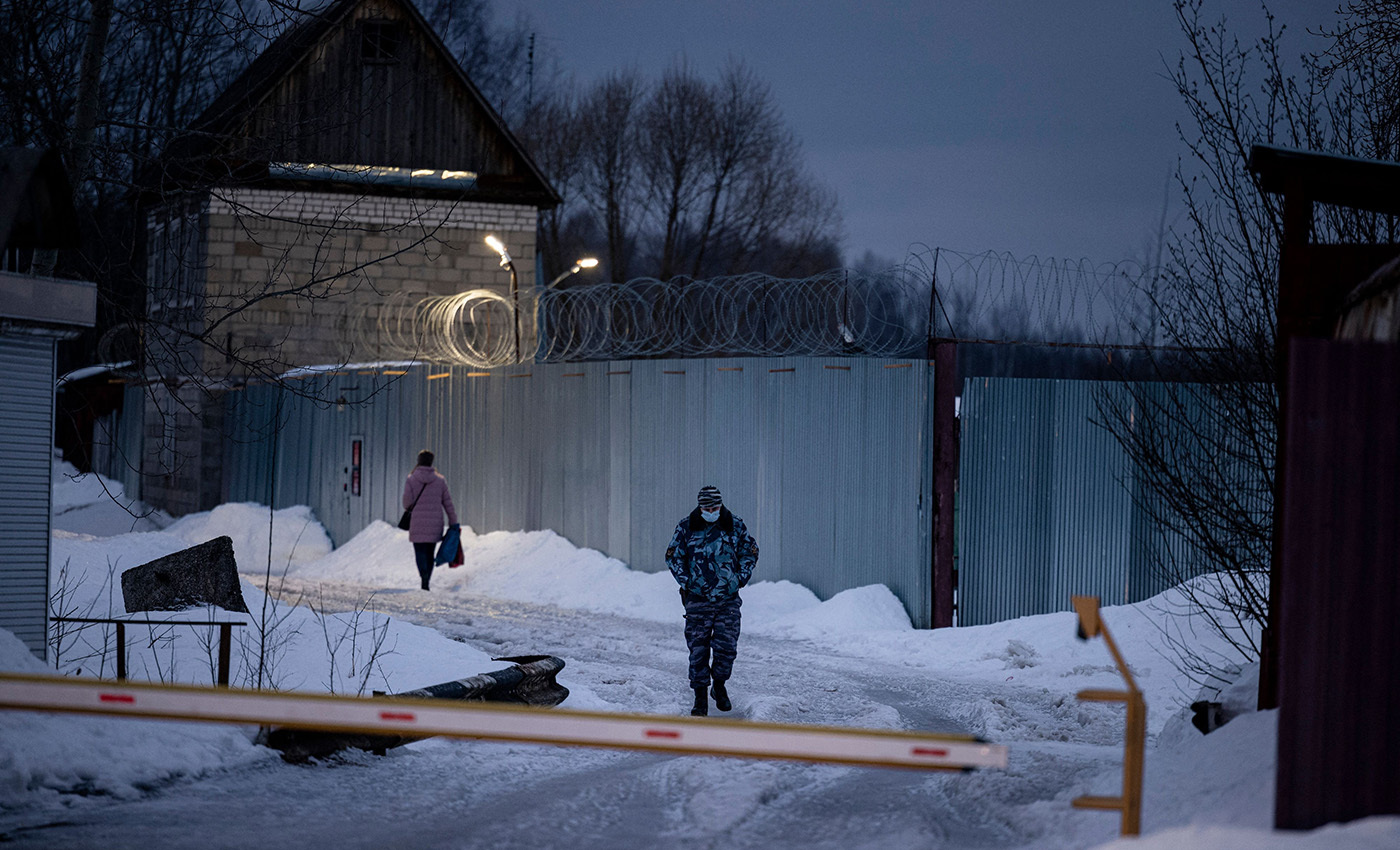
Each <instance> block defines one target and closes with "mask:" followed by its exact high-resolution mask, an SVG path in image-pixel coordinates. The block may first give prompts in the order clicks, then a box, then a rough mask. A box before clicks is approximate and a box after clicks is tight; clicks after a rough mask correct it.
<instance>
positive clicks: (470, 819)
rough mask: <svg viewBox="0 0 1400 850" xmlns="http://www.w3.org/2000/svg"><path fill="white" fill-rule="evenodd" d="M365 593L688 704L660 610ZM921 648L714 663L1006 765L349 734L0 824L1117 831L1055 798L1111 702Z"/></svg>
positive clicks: (717, 834)
mask: <svg viewBox="0 0 1400 850" xmlns="http://www.w3.org/2000/svg"><path fill="white" fill-rule="evenodd" d="M303 589H307V590H311V589H310V588H302V587H300V586H299V585H298V584H297V583H296V582H295V581H289V582H288V585H287V587H286V592H287V593H289V594H291V595H295V594H296V593H297V592H298V591H300V590H303ZM371 592H373V591H372V589H371V588H367V587H360V586H356V585H339V584H338V585H325V586H322V587H320V588H319V589H318V590H316V591H315V594H316V595H318V596H319V597H320V598H322V599H324V602H325V603H327V604H328V605H329V606H330V607H332V608H341V609H350V608H352V607H354V605H355V604H356V603H358V602H360V601H362V600H363V599H365V598H366V597H367V596H368V595H369V594H370V593H371ZM374 607H375V608H376V609H378V610H380V611H383V612H384V613H387V614H389V615H391V616H392V617H394V618H396V619H403V620H408V621H411V622H416V623H419V624H422V625H427V626H431V627H434V628H436V629H437V630H438V631H440V632H442V633H443V634H444V635H447V636H448V637H451V638H454V639H457V640H461V641H464V642H466V643H468V644H471V645H473V646H475V647H477V648H479V649H481V650H483V651H485V652H488V653H490V654H492V655H523V654H533V653H549V654H553V655H558V656H560V657H562V658H564V659H565V660H566V661H567V663H568V667H567V669H566V670H565V671H564V673H563V674H562V675H561V676H560V681H561V682H562V683H564V684H565V685H567V686H568V687H569V688H570V689H571V690H572V691H573V696H571V698H570V701H569V702H568V703H566V705H570V706H572V705H578V704H582V707H588V708H604V709H606V708H611V709H613V710H618V711H640V712H651V713H659V714H682V713H684V712H685V711H686V710H687V709H688V707H689V698H690V693H689V691H688V689H687V687H686V682H685V665H686V656H685V646H684V641H683V639H682V637H681V634H680V631H679V628H678V627H672V626H670V625H666V624H661V623H656V622H651V621H647V620H639V619H628V618H623V617H617V616H609V615H601V614H597V613H587V612H580V611H573V610H565V609H559V608H554V607H551V606H540V605H531V604H525V603H514V602H503V601H501V600H498V599H487V598H482V597H474V596H469V595H466V594H463V593H434V594H432V595H428V594H423V593H421V592H419V591H408V592H393V591H390V592H385V591H382V590H381V591H378V592H376V593H375V596H374ZM930 668H932V669H934V670H936V669H937V662H936V660H930V659H919V660H918V663H917V664H907V665H905V664H899V663H894V659H892V658H891V657H890V656H888V655H884V656H880V657H879V658H878V659H876V660H872V659H871V658H870V657H861V656H859V655H856V654H853V653H852V654H848V653H844V652H842V651H841V650H840V649H833V648H832V647H830V646H826V645H818V644H815V643H811V642H807V641H799V640H786V639H780V638H774V637H768V636H763V635H757V636H756V635H752V634H746V635H744V637H743V638H742V639H741V641H740V655H739V663H738V665H736V669H735V674H734V679H733V680H732V683H731V693H732V695H733V697H734V702H735V711H734V714H735V715H737V716H739V717H744V718H750V719H755V720H765V721H774V722H791V723H820V724H836V725H851V726H865V727H876V728H911V729H912V728H917V729H924V730H934V731H945V732H958V733H971V734H978V735H985V736H986V737H988V738H989V739H992V740H996V741H998V742H999V743H1005V744H1009V745H1010V746H1011V763H1010V766H1009V768H1008V769H1007V770H1003V771H980V772H975V773H956V774H950V773H923V772H914V771H901V770H892V769H870V768H851V767H842V766H824V765H808V764H795V763H779V762H761V761H747V760H738V759H717V758H700V757H673V756H665V755H655V754H645V753H621V752H612V751H604V750H587V749H565V748H551V747H537V746H528V745H509V744H487V743H478V742H470V741H448V740H429V741H423V742H420V743H417V744H414V745H411V746H409V747H405V748H401V749H398V750H394V751H391V752H390V754H389V755H388V756H387V757H383V758H379V757H375V756H371V755H368V754H363V753H355V754H353V755H350V756H346V757H344V758H341V759H337V760H334V761H333V762H330V763H325V764H319V765H312V766H291V765H286V764H283V763H281V762H280V761H277V760H273V759H267V760H263V761H260V762H258V763H256V764H253V765H249V766H245V767H240V768H234V769H230V770H227V771H224V772H220V773H217V774H213V775H207V776H204V777H201V778H197V779H193V780H188V781H181V782H175V783H170V784H167V785H166V786H165V787H158V788H151V789H149V791H148V792H147V793H146V795H145V796H144V797H143V798H141V799H137V800H127V801H121V800H113V799H109V798H102V797H95V798H80V797H66V798H64V800H65V801H64V802H58V801H50V802H48V803H44V804H42V805H35V806H32V807H25V808H23V809H21V810H16V811H9V812H0V841H8V842H11V843H13V844H14V846H17V847H57V848H64V847H104V848H125V847H130V848H143V850H147V848H153V847H202V848H223V847H249V846H256V847H258V848H262V849H263V850H271V849H272V848H280V847H296V848H305V847H308V846H313V847H316V846H327V847H338V848H359V847H364V848H369V847H388V846H405V847H430V848H454V847H498V848H499V847H505V848H509V847H531V848H538V847H555V846H558V847H573V848H592V847H597V848H604V847H607V848H616V847H685V848H690V847H694V848H708V847H714V848H737V847H803V848H825V847H831V848H838V847H839V848H858V847H880V848H899V847H922V848H929V847H1022V846H1035V847H1060V846H1065V847H1068V846H1084V845H1085V839H1086V838H1091V839H1092V840H1091V841H1090V842H1089V843H1097V842H1099V841H1107V840H1109V839H1111V838H1112V837H1113V836H1114V835H1115V834H1116V819H1115V818H1114V817H1113V816H1111V815H1105V814H1102V813H1085V812H1077V811H1073V810H1071V809H1070V808H1069V805H1068V800H1069V798H1070V797H1072V796H1074V795H1076V794H1079V793H1084V792H1085V790H1086V786H1087V785H1089V784H1091V783H1096V782H1098V783H1101V782H1102V774H1103V773H1104V772H1105V771H1106V770H1111V769H1112V767H1113V766H1114V765H1116V764H1117V763H1118V761H1119V759H1120V758H1121V744H1120V740H1121V739H1120V738H1119V737H1118V736H1119V735H1120V734H1121V731H1120V730H1121V720H1119V719H1118V716H1117V715H1115V713H1114V711H1113V709H1111V708H1108V707H1103V706H1092V705H1084V704H1080V703H1078V702H1076V701H1075V700H1074V699H1073V698H1072V697H1068V698H1067V697H1066V695H1065V694H1063V693H1055V692H1053V691H1050V690H1047V689H1044V688H1027V687H1024V686H1020V685H1017V684H1014V683H1006V684H1003V685H987V684H985V683H984V682H979V681H976V680H972V679H969V680H960V679H958V678H955V677H949V678H943V677H939V676H937V675H930ZM396 684H402V685H403V687H405V688H407V687H413V686H419V685H426V684H432V683H429V682H412V683H410V682H404V683H396ZM1096 778H1097V779H1096ZM1096 790H1098V791H1099V792H1102V790H1105V789H1103V788H1102V787H1101V785H1096ZM308 800H312V801H315V802H314V804H313V805H308V804H307V801H308ZM1057 827H1065V828H1064V829H1058V828H1057Z"/></svg>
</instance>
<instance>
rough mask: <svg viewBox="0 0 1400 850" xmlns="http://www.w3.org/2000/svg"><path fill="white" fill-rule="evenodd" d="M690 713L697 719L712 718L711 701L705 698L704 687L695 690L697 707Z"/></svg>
mask: <svg viewBox="0 0 1400 850" xmlns="http://www.w3.org/2000/svg"><path fill="white" fill-rule="evenodd" d="M690 713H691V714H693V715H695V716H696V717H709V716H710V700H709V699H708V698H707V697H706V696H705V689H704V688H703V687H699V688H696V689H695V707H694V708H692V709H691V710H690Z"/></svg>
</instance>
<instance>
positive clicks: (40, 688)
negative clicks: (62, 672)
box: [0, 673, 1007, 770]
mask: <svg viewBox="0 0 1400 850" xmlns="http://www.w3.org/2000/svg"><path fill="white" fill-rule="evenodd" d="M0 708H10V709H21V710H32V711H61V712H77V713H83V714H109V715H117V716H123V717H154V718H162V719H168V720H199V721H208V722H213V723H245V724H258V725H275V726H295V727H299V728H303V729H320V730H325V731H331V732H356V733H366V734H381V735H384V734H387V735H413V736H422V737H431V736H436V735H443V736H447V737H454V738H479V739H486V740H494V741H521V742H526V743H537V744H557V745H565V746H581V747H608V748H617V749H632V750H655V751H660V752H673V753H689V754H695V755H715V756H739V757H746V758H764V759H793V760H797V761H811V762H835V763H839V764H858V765H872V766H879V767H911V768H921V769H927V770H963V769H968V768H978V767H1006V755H1007V751H1006V747H1005V746H1002V745H999V744H988V743H983V742H981V741H978V740H976V739H974V738H970V737H967V736H961V735H939V734H934V733H925V732H889V731H883V730H877V729H850V728H840V727H831V726H800V725H786V724H778V723H752V722H749V721H744V720H721V719H718V718H699V717H661V716H655V715H644V714H606V713H602V712H593V711H572V710H568V709H560V708H528V707H524V706H516V705H506V704H502V703H489V702H448V701H444V700H426V699H405V698H395V699H391V700H390V699H382V698H378V699H366V698H362V697H345V696H332V695H329V694H305V693H287V692H282V693H270V692H266V691H238V690H229V689H227V688H197V687H188V686H180V685H151V684H135V683H131V682H102V681H95V680H91V679H73V678H66V677H59V676H24V675H15V674H9V673H0Z"/></svg>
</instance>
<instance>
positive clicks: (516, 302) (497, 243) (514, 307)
mask: <svg viewBox="0 0 1400 850" xmlns="http://www.w3.org/2000/svg"><path fill="white" fill-rule="evenodd" d="M486 244H487V245H489V246H491V250H492V251H495V252H496V253H497V254H499V255H500V257H501V268H503V269H505V270H506V271H509V272H510V306H511V312H512V314H513V316H512V322H511V323H512V325H514V328H513V330H514V332H515V362H516V363H519V362H520V295H519V281H518V280H517V278H516V275H515V263H514V262H512V261H511V259H510V253H509V252H508V251H506V246H505V243H504V242H502V241H501V240H499V239H497V238H496V235H495V234H493V233H488V234H486Z"/></svg>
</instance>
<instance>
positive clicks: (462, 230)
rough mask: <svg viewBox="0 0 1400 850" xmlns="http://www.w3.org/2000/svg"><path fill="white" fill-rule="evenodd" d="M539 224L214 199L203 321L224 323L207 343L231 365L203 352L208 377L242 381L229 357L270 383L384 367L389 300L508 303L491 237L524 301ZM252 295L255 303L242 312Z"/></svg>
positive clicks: (505, 212) (441, 207)
mask: <svg viewBox="0 0 1400 850" xmlns="http://www.w3.org/2000/svg"><path fill="white" fill-rule="evenodd" d="M536 219H537V212H536V210H535V208H534V207H530V206H518V205H511V204H483V203H466V202H457V203H453V202H448V201H433V200H422V199H414V198H396V197H382V196H367V195H356V194H337V193H332V192H292V191H288V190H276V189H243V190H230V191H227V192H218V193H215V194H214V195H211V196H210V197H209V198H208V200H207V202H206V205H205V210H204V233H205V241H206V245H207V260H206V262H205V272H204V274H205V276H206V290H205V307H204V314H205V317H206V321H214V320H216V319H219V320H221V324H220V327H219V330H218V331H217V332H216V333H215V335H214V336H215V339H214V342H215V343H216V344H218V345H224V346H228V347H229V348H231V349H233V350H235V351H237V352H238V357H237V358H232V359H230V358H228V357H226V356H224V355H220V354H219V353H218V352H216V351H211V350H206V353H205V363H204V368H205V370H206V371H207V372H208V373H209V374H211V375H214V376H218V377H221V378H222V377H231V378H234V379H239V378H243V377H246V375H245V374H244V372H243V370H240V368H239V367H238V364H237V363H236V362H232V361H233V360H245V361H246V360H253V361H258V362H259V363H260V364H261V366H262V369H263V371H264V374H276V371H275V370H284V369H288V368H292V367H295V366H308V365H319V364H334V363H344V362H360V361H368V360H377V359H380V358H381V357H382V355H383V351H382V350H381V349H380V348H379V347H378V344H377V343H378V341H379V332H378V324H377V323H378V320H379V318H380V316H381V315H382V313H383V311H384V309H385V307H386V306H387V305H389V304H391V303H393V302H394V301H395V300H396V299H400V298H408V297H413V296H419V297H421V296H427V295H450V294H453V293H456V292H461V291H463V290H468V289H479V288H480V289H489V290H493V291H496V292H498V293H500V294H502V295H507V294H509V291H510V273H509V272H508V271H507V270H506V269H503V268H501V267H500V263H499V259H498V257H497V256H496V253H495V252H494V251H492V250H491V248H490V246H488V245H486V243H485V242H484V241H483V240H484V239H485V237H486V235H487V234H492V233H494V234H495V235H496V236H498V237H499V238H500V239H501V240H502V241H503V242H505V243H506V245H507V247H508V249H509V250H510V252H511V254H512V256H513V257H514V258H515V265H516V272H517V275H518V281H517V285H518V287H519V289H520V290H521V291H522V292H525V293H528V292H530V291H531V290H532V289H533V287H534V282H535V263H534V254H535V224H536ZM274 293H288V294H283V295H275V294H274ZM264 296H271V297H264ZM250 298H259V299H261V300H258V301H256V303H252V304H248V301H249V299H250ZM225 316H226V317H227V318H226V319H224V318H223V317H225ZM525 350H526V351H529V350H532V348H531V347H530V346H526V347H525Z"/></svg>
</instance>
